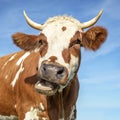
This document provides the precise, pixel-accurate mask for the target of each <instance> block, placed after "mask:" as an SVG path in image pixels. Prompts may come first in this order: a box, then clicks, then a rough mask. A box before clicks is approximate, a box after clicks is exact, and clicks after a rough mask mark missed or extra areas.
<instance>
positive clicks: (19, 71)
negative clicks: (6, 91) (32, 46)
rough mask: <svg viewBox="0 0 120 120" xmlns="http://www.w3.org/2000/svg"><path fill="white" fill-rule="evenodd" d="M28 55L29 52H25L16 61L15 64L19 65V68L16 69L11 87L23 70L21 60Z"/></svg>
mask: <svg viewBox="0 0 120 120" xmlns="http://www.w3.org/2000/svg"><path fill="white" fill-rule="evenodd" d="M29 55H30V52H26V53H25V54H24V55H23V56H22V57H21V58H20V59H19V60H18V61H17V63H16V65H17V66H19V65H20V68H19V70H18V71H17V73H16V75H15V77H14V79H13V81H12V82H11V85H12V87H14V86H15V83H16V81H17V80H18V78H19V76H20V73H22V72H23V70H24V68H23V62H24V60H25V59H26V58H27V57H28V56H29Z"/></svg>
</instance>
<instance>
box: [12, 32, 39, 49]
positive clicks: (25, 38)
mask: <svg viewBox="0 0 120 120" xmlns="http://www.w3.org/2000/svg"><path fill="white" fill-rule="evenodd" d="M12 39H13V42H14V43H15V44H16V45H17V46H18V47H20V48H22V49H24V50H34V49H35V48H36V47H38V42H37V40H38V36H36V35H27V34H24V33H15V34H13V35H12Z"/></svg>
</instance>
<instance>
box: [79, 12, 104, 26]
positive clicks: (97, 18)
mask: <svg viewBox="0 0 120 120" xmlns="http://www.w3.org/2000/svg"><path fill="white" fill-rule="evenodd" d="M102 13H103V10H100V12H99V13H98V15H97V16H96V17H94V18H93V19H92V20H90V21H88V22H84V23H82V25H81V28H88V27H90V26H92V25H94V24H95V23H96V22H97V21H98V20H99V18H100V16H101V15H102Z"/></svg>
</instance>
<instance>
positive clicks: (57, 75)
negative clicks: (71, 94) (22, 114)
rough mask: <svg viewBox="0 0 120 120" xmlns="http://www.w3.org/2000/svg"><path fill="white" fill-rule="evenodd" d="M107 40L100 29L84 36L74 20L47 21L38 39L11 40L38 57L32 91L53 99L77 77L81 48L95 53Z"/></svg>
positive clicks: (18, 37) (18, 35) (20, 37)
mask: <svg viewBox="0 0 120 120" xmlns="http://www.w3.org/2000/svg"><path fill="white" fill-rule="evenodd" d="M106 36H107V32H106V29H104V28H103V27H93V28H91V29H89V30H88V31H87V32H85V33H84V32H83V31H82V27H80V24H79V21H77V20H76V19H74V18H72V17H67V16H58V17H54V18H50V19H49V20H48V21H47V22H46V23H45V24H44V27H43V28H42V31H41V33H40V35H38V36H35V35H26V34H23V33H16V34H14V35H13V36H12V37H13V40H14V43H15V44H16V45H17V46H19V47H20V48H22V49H24V50H27V51H37V52H39V53H40V56H41V57H40V59H39V61H38V78H39V80H38V82H37V83H36V85H35V88H36V90H37V91H38V92H40V93H44V94H46V95H53V94H55V93H56V92H57V91H62V90H63V88H65V87H66V86H67V85H68V84H69V83H70V81H72V79H73V78H74V76H75V75H76V73H77V70H78V68H79V65H80V58H81V57H80V47H81V46H84V47H85V48H86V49H91V50H97V49H98V48H99V47H100V45H101V44H102V43H103V42H104V41H105V39H106Z"/></svg>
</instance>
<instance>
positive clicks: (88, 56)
mask: <svg viewBox="0 0 120 120" xmlns="http://www.w3.org/2000/svg"><path fill="white" fill-rule="evenodd" d="M101 9H104V13H103V15H102V17H101V18H100V20H99V21H98V22H97V24H96V25H101V26H104V27H106V28H107V29H108V33H109V35H108V38H107V41H106V42H105V44H104V45H103V46H102V47H101V48H100V49H99V50H98V51H97V52H91V51H86V50H84V49H82V61H81V67H80V70H79V72H78V75H79V80H80V84H81V85H80V86H81V88H80V93H79V98H78V102H77V109H78V114H77V120H88V119H89V120H120V15H119V14H120V13H119V12H120V1H119V0H94V1H93V0H31V1H30V0H24V1H22V0H0V56H3V55H6V54H10V53H13V52H16V51H19V50H20V49H19V48H17V47H16V46H15V45H14V44H13V42H12V40H11V35H12V34H13V33H15V32H18V31H19V32H24V33H28V34H38V33H39V31H37V30H34V29H32V28H30V27H29V26H28V25H27V23H26V21H25V19H24V17H23V10H26V12H27V14H28V15H29V17H30V18H32V19H33V20H34V21H36V22H38V23H44V22H45V21H46V20H47V19H48V18H49V17H52V16H56V15H65V14H67V15H71V16H73V17H75V18H77V19H79V20H80V21H81V22H85V21H88V20H90V19H91V18H93V17H94V16H96V14H97V13H98V12H99V10H101Z"/></svg>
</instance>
